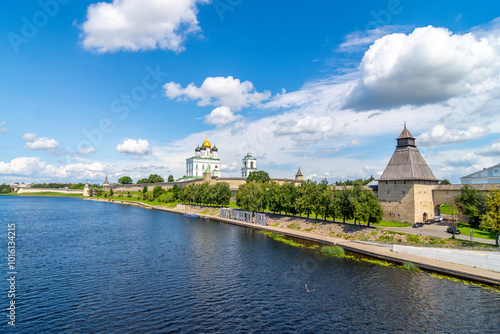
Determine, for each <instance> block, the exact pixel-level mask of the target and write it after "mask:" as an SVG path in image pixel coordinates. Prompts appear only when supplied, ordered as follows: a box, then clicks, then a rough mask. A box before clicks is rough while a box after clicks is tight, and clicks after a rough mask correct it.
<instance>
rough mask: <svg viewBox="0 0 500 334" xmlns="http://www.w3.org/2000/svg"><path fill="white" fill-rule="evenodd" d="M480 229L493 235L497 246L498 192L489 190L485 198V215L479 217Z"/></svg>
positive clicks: (498, 220)
mask: <svg viewBox="0 0 500 334" xmlns="http://www.w3.org/2000/svg"><path fill="white" fill-rule="evenodd" d="M481 219H482V220H481V225H480V226H481V227H482V228H484V229H487V230H490V231H492V232H494V233H495V243H496V245H497V246H498V237H499V234H500V190H499V189H495V190H490V192H489V193H488V195H487V196H486V213H485V214H484V215H482V216H481Z"/></svg>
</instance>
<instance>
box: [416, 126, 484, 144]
mask: <svg viewBox="0 0 500 334" xmlns="http://www.w3.org/2000/svg"><path fill="white" fill-rule="evenodd" d="M488 132H489V130H488V128H486V127H480V126H472V127H470V128H468V129H467V130H457V129H447V128H446V127H445V126H443V125H436V126H434V127H433V128H432V129H431V130H429V131H427V132H424V133H422V134H421V135H420V136H419V137H418V142H419V145H422V146H438V145H445V144H454V143H461V142H465V141H469V140H474V139H479V138H481V137H483V136H485V135H487V134H488Z"/></svg>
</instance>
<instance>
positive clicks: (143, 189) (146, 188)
mask: <svg viewBox="0 0 500 334" xmlns="http://www.w3.org/2000/svg"><path fill="white" fill-rule="evenodd" d="M147 192H148V186H146V185H145V186H144V187H143V188H142V194H143V195H146V193H147Z"/></svg>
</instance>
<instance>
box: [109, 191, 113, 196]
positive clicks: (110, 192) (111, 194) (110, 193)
mask: <svg viewBox="0 0 500 334" xmlns="http://www.w3.org/2000/svg"><path fill="white" fill-rule="evenodd" d="M113 195H114V192H113V189H109V197H111V196H113Z"/></svg>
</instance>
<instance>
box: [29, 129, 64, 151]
mask: <svg viewBox="0 0 500 334" xmlns="http://www.w3.org/2000/svg"><path fill="white" fill-rule="evenodd" d="M23 140H25V141H26V145H25V147H26V148H27V149H28V150H50V149H54V148H56V147H58V146H59V143H58V142H57V141H56V140H55V139H52V138H48V137H44V138H38V137H37V135H36V134H34V133H25V134H24V135H23Z"/></svg>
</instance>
